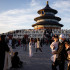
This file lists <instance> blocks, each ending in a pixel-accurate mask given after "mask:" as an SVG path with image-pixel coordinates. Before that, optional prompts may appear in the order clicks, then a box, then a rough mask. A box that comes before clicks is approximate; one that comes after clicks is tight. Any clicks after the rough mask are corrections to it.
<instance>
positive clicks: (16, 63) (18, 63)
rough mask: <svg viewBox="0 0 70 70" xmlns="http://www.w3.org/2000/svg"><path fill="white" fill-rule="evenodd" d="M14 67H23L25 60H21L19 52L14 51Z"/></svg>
mask: <svg viewBox="0 0 70 70" xmlns="http://www.w3.org/2000/svg"><path fill="white" fill-rule="evenodd" d="M11 62H12V68H20V67H22V64H23V62H22V61H20V58H19V56H18V52H15V53H14V56H13V57H12V61H11Z"/></svg>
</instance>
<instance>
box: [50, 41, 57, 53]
mask: <svg viewBox="0 0 70 70" xmlns="http://www.w3.org/2000/svg"><path fill="white" fill-rule="evenodd" d="M50 48H51V50H52V52H53V51H57V49H58V42H55V41H54V42H52V44H51V45H50Z"/></svg>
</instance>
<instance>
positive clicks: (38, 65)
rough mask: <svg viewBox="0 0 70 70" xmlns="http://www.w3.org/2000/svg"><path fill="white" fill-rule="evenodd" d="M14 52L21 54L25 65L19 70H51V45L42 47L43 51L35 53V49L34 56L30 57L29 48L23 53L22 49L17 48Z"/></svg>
mask: <svg viewBox="0 0 70 70" xmlns="http://www.w3.org/2000/svg"><path fill="white" fill-rule="evenodd" d="M14 51H18V52H19V56H20V59H21V60H22V61H23V62H24V65H23V67H22V68H20V69H18V70H51V64H52V63H51V60H50V57H51V50H50V47H49V45H47V46H46V45H44V46H43V47H42V51H43V52H40V51H38V52H37V53H36V52H35V48H34V56H33V57H31V58H30V57H29V54H28V53H29V52H28V51H29V50H28V48H27V51H26V52H25V51H23V48H22V47H17V48H16V49H14Z"/></svg>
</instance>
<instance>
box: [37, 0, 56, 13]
mask: <svg viewBox="0 0 70 70" xmlns="http://www.w3.org/2000/svg"><path fill="white" fill-rule="evenodd" d="M42 11H44V12H53V13H54V14H56V13H57V10H55V9H52V8H51V7H49V4H48V1H47V5H46V7H45V8H43V9H41V10H39V11H38V14H41V13H42Z"/></svg>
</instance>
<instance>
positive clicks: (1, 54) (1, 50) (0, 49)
mask: <svg viewBox="0 0 70 70" xmlns="http://www.w3.org/2000/svg"><path fill="white" fill-rule="evenodd" d="M6 51H7V52H8V51H9V48H8V45H7V43H6V42H5V41H0V70H3V68H4V61H5V52H6Z"/></svg>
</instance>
